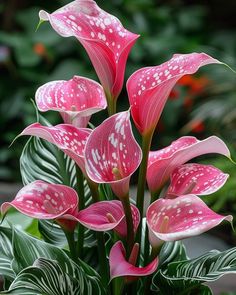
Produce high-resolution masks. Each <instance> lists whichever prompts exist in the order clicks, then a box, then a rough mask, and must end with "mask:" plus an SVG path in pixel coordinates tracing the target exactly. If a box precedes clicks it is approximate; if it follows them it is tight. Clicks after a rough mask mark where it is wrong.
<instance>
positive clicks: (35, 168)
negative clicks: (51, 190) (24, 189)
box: [20, 137, 76, 187]
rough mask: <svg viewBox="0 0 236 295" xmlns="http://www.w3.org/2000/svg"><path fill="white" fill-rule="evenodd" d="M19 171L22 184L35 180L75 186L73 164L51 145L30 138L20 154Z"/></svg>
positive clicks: (35, 138)
mask: <svg viewBox="0 0 236 295" xmlns="http://www.w3.org/2000/svg"><path fill="white" fill-rule="evenodd" d="M20 170H21V176H22V181H23V184H24V185H26V184H28V183H30V182H33V181H35V180H44V181H46V182H49V183H58V184H65V185H69V186H71V187H75V185H76V173H75V164H74V162H73V161H72V160H71V159H69V157H67V156H66V155H64V153H63V152H62V151H60V150H59V149H58V148H57V147H55V146H54V145H53V144H51V143H49V142H47V141H45V140H42V139H39V138H37V137H31V138H30V139H29V140H28V141H27V143H26V145H25V147H24V149H23V152H22V154H21V158H20Z"/></svg>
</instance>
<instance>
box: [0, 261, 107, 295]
mask: <svg viewBox="0 0 236 295" xmlns="http://www.w3.org/2000/svg"><path fill="white" fill-rule="evenodd" d="M76 270H77V273H76V276H74V277H73V276H71V275H69V274H68V273H67V272H65V271H64V270H63V269H62V268H61V267H60V265H59V264H58V263H57V262H56V261H53V260H48V259H45V258H39V259H37V260H36V261H35V263H34V265H33V266H32V267H28V268H26V269H24V270H23V271H22V272H21V273H20V274H19V275H18V276H17V278H16V279H15V281H14V282H13V283H12V285H11V286H10V289H9V291H8V292H3V293H1V294H47V295H64V294H67V295H82V294H91V295H92V294H104V293H103V291H102V289H99V288H94V286H93V285H92V284H90V282H89V281H87V280H86V277H85V276H84V275H83V274H82V273H81V271H80V269H79V268H77V269H76ZM97 287H98V286H97Z"/></svg>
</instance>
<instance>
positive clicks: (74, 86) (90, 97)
mask: <svg viewBox="0 0 236 295" xmlns="http://www.w3.org/2000/svg"><path fill="white" fill-rule="evenodd" d="M35 99H36V103H37V106H38V109H39V110H40V111H42V112H46V111H50V110H53V111H58V112H60V114H61V116H62V118H63V120H64V122H65V123H68V124H72V125H74V126H76V127H86V126H87V124H88V122H89V120H90V117H91V115H92V114H94V113H96V112H98V111H100V110H103V109H105V108H106V107H107V102H106V96H105V93H104V91H103V88H102V86H101V85H100V84H98V83H97V82H95V81H93V80H90V79H87V78H84V77H79V76H74V77H73V78H72V79H71V80H69V81H53V82H49V83H46V84H44V85H43V86H41V87H39V88H38V90H37V92H36V95H35Z"/></svg>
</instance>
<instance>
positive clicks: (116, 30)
mask: <svg viewBox="0 0 236 295" xmlns="http://www.w3.org/2000/svg"><path fill="white" fill-rule="evenodd" d="M39 16H40V19H41V20H46V21H49V22H50V23H51V25H52V27H53V28H54V30H55V31H56V32H57V33H58V34H60V35H61V36H63V37H70V36H74V37H76V38H77V39H78V40H79V41H80V43H81V44H82V45H83V47H84V48H85V50H86V51H87V53H88V55H89V57H90V59H91V61H92V63H93V66H94V68H95V70H96V72H97V75H98V77H99V79H100V81H101V83H102V85H103V87H104V89H105V91H106V92H107V93H109V94H111V95H112V96H113V98H117V96H118V95H119V93H120V91H121V89H122V85H123V80H124V72H125V65H126V61H127V58H128V55H129V52H130V50H131V48H132V46H133V45H134V43H135V41H136V39H137V38H138V37H139V36H138V35H136V34H133V33H131V32H129V31H127V30H126V29H125V28H124V27H123V26H122V24H121V22H120V21H119V20H118V19H117V18H116V17H115V16H113V15H111V14H109V13H107V12H105V11H104V10H102V9H101V8H100V7H99V6H98V5H97V4H96V3H95V2H94V1H93V0H76V1H73V2H71V3H69V4H68V5H66V6H64V7H62V8H60V9H58V10H56V11H55V12H53V13H52V14H48V13H47V12H45V11H40V12H39Z"/></svg>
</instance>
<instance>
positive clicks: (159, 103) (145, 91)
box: [127, 53, 221, 135]
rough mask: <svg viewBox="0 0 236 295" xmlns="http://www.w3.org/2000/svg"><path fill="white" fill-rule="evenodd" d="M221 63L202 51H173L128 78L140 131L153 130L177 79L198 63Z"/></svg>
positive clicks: (130, 99) (135, 120)
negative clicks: (162, 59) (155, 63)
mask: <svg viewBox="0 0 236 295" xmlns="http://www.w3.org/2000/svg"><path fill="white" fill-rule="evenodd" d="M212 63H216V64H220V63H221V62H219V61H218V60H216V59H214V58H212V57H211V56H209V55H207V54H205V53H190V54H175V55H173V57H172V58H171V59H170V60H169V61H167V62H165V63H163V64H161V65H159V66H154V67H145V68H141V69H139V70H138V71H136V72H135V73H133V74H132V75H131V77H130V78H129V79H128V81H127V91H128V95H129V102H130V106H131V115H132V118H133V120H134V123H135V125H136V127H137V129H138V130H139V132H140V133H141V134H142V135H146V134H148V133H151V134H152V133H153V131H154V130H155V128H156V125H157V123H158V121H159V118H160V116H161V113H162V111H163V108H164V106H165V104H166V101H167V99H168V97H169V94H170V92H171V90H172V89H173V87H174V85H175V84H176V82H177V81H178V80H179V79H180V78H181V77H183V76H184V75H186V74H194V73H195V72H196V71H197V70H198V69H199V68H200V67H202V66H204V65H208V64H212Z"/></svg>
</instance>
